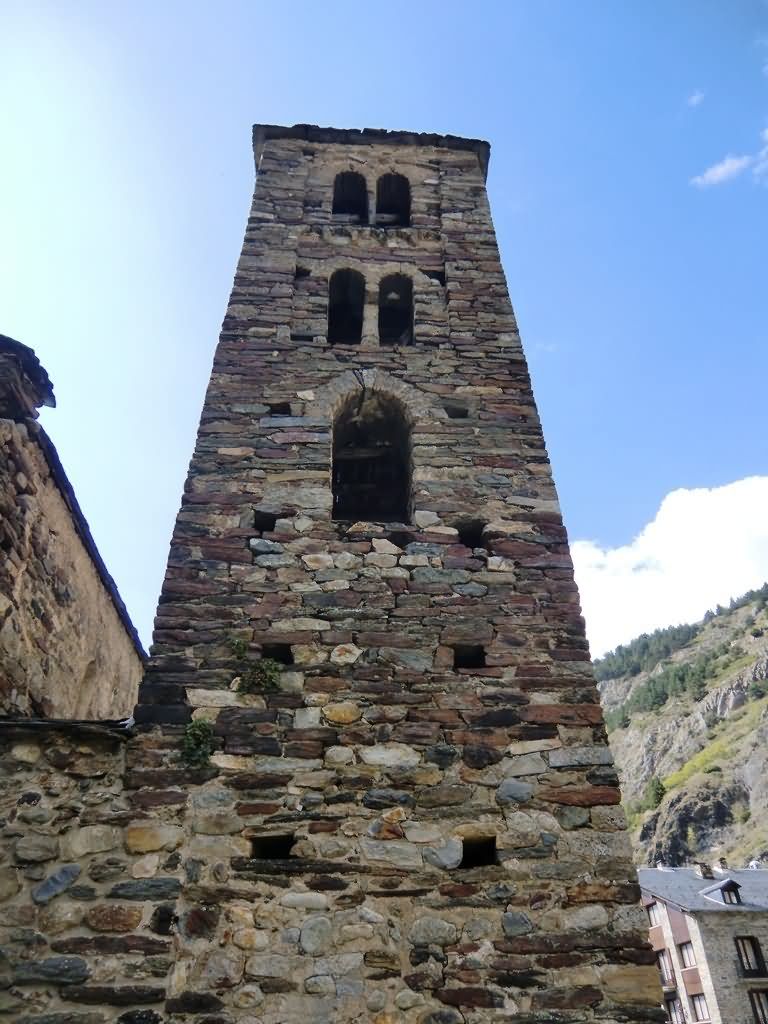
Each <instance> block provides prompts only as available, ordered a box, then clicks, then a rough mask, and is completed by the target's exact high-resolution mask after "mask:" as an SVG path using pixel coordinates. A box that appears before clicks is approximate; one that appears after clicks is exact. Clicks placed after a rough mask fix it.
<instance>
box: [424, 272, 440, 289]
mask: <svg viewBox="0 0 768 1024" xmlns="http://www.w3.org/2000/svg"><path fill="white" fill-rule="evenodd" d="M422 273H423V274H424V276H425V277H428V278H429V279H430V281H437V283H438V284H441V285H442V286H443V288H445V271H444V270H424V271H422Z"/></svg>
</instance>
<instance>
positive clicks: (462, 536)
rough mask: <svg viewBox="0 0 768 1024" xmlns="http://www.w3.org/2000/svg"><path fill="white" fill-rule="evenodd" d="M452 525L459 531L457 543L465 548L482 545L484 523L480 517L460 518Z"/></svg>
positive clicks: (480, 546)
mask: <svg viewBox="0 0 768 1024" xmlns="http://www.w3.org/2000/svg"><path fill="white" fill-rule="evenodd" d="M453 525H454V529H456V530H458V531H459V543H460V544H463V545H464V547H465V548H473V549H474V548H482V547H484V541H483V530H484V529H485V525H486V524H485V523H484V522H483V520H482V519H461V520H459V522H458V523H454V524H453Z"/></svg>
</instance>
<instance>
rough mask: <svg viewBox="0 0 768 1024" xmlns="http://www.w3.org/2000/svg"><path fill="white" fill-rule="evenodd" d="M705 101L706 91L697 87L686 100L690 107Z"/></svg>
mask: <svg viewBox="0 0 768 1024" xmlns="http://www.w3.org/2000/svg"><path fill="white" fill-rule="evenodd" d="M703 102H704V93H703V92H702V91H701V89H697V90H696V92H692V93H691V95H690V96H689V97H688V99H687V100H686V103H687V104H688V106H689V107H698V106H699V104H700V103H703Z"/></svg>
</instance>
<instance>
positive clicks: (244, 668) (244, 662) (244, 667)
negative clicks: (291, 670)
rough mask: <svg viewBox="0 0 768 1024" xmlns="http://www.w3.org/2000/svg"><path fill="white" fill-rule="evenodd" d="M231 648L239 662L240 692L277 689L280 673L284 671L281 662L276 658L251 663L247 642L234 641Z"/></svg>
mask: <svg viewBox="0 0 768 1024" xmlns="http://www.w3.org/2000/svg"><path fill="white" fill-rule="evenodd" d="M230 646H231V648H232V653H233V654H234V656H235V659H236V661H237V674H238V676H239V677H240V684H239V686H238V690H239V691H240V692H241V693H258V692H259V691H261V690H276V689H277V685H278V680H279V679H280V672H281V670H282V669H283V665H281V664H280V662H279V661H276V660H275V659H274V658H260V659H259V660H258V661H251V660H250V659H249V658H248V644H247V643H246V642H245V640H233V641H232V642H231V645H230Z"/></svg>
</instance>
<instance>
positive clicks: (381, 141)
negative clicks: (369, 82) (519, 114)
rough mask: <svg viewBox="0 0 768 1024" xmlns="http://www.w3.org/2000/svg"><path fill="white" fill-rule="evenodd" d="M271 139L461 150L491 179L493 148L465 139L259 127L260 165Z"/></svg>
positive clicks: (309, 126)
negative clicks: (473, 158) (474, 157)
mask: <svg viewBox="0 0 768 1024" xmlns="http://www.w3.org/2000/svg"><path fill="white" fill-rule="evenodd" d="M269 139H300V140H301V141H303V142H322V143H336V144H338V145H342V146H370V145H395V146H434V147H435V148H437V149H458V150H464V151H466V152H469V153H474V154H475V155H476V156H477V160H478V163H479V164H480V169H481V170H482V172H483V179H485V178H486V177H487V175H488V161H489V159H490V155H491V144H490V143H489V142H485V141H483V140H482V139H465V138H462V137H461V136H459V135H436V134H433V133H430V132H398V131H387V129H386V128H321V127H320V126H319V125H316V124H294V125H290V126H289V125H281V124H255V125H254V126H253V151H254V154H255V157H256V163H257V165H258V162H259V158H260V156H261V152H262V150H263V148H264V143H265V142H267V141H268V140H269Z"/></svg>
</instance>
